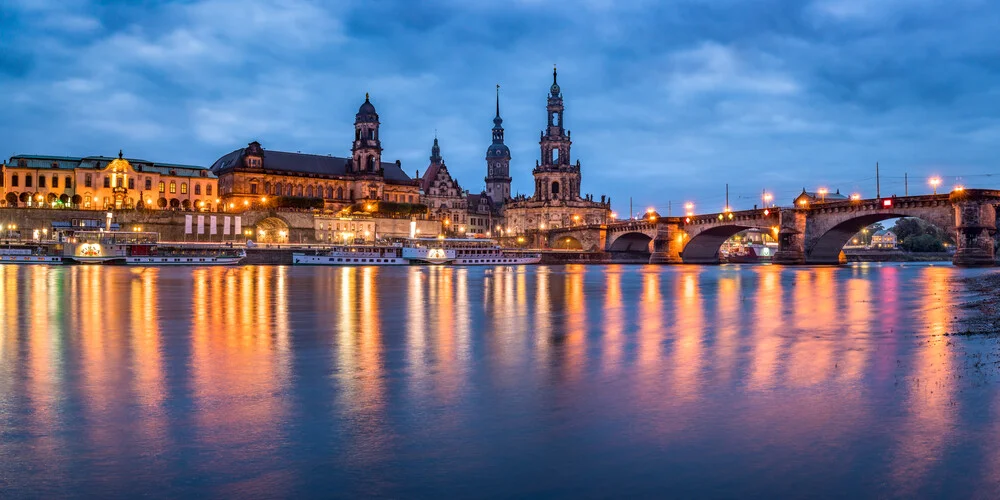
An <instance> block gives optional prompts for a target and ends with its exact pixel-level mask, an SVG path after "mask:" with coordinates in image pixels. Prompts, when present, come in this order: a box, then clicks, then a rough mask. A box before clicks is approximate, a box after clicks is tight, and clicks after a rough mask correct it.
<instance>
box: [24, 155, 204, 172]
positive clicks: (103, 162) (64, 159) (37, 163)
mask: <svg viewBox="0 0 1000 500" xmlns="http://www.w3.org/2000/svg"><path fill="white" fill-rule="evenodd" d="M117 159H118V158H117V157H112V156H84V157H76V156H48V155H15V156H12V157H10V161H8V162H7V165H8V166H10V167H17V164H18V163H19V161H20V160H24V161H25V163H26V164H27V167H26V168H37V169H47V170H51V169H52V168H53V167H52V164H53V163H55V164H56V165H57V166H56V167H55V168H58V169H64V170H73V169H76V168H88V169H98V168H104V167H106V166H107V164H108V163H111V162H112V161H114V160H117ZM124 159H125V160H127V161H128V162H129V164H130V165H132V168H134V169H135V170H136V171H137V172H153V173H158V174H161V175H176V176H178V177H202V176H206V177H209V178H214V177H215V175H214V174H213V173H212V172H211V171H210V170H208V169H207V168H205V167H200V166H197V165H182V164H178V163H159V162H152V161H149V160H143V159H141V158H124ZM171 171H174V173H173V174H171Z"/></svg>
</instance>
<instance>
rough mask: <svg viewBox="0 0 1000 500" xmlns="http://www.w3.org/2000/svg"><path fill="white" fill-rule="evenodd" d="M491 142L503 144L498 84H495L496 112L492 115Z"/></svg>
mask: <svg viewBox="0 0 1000 500" xmlns="http://www.w3.org/2000/svg"><path fill="white" fill-rule="evenodd" d="M493 144H503V118H500V84H499V83H498V84H497V114H496V116H495V117H493Z"/></svg>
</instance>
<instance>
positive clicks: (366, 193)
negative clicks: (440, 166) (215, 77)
mask: <svg viewBox="0 0 1000 500" xmlns="http://www.w3.org/2000/svg"><path fill="white" fill-rule="evenodd" d="M379 123H380V122H379V117H378V113H377V112H376V111H375V106H374V105H373V104H372V103H371V100H370V99H369V96H368V95H367V94H366V95H365V102H364V103H363V104H362V105H361V107H360V108H359V109H358V113H357V114H356V115H355V118H354V142H353V144H352V146H351V157H350V158H339V157H335V156H322V155H312V154H302V153H289V152H285V151H271V150H265V149H264V148H263V147H261V145H260V143H259V142H257V141H254V142H251V143H250V144H249V145H247V147H245V148H241V149H237V150H235V151H233V152H231V153H229V154H227V155H225V156H223V157H222V158H219V159H218V160H216V161H215V163H214V164H213V165H212V167H211V170H212V172H213V173H215V175H217V176H218V177H219V190H220V191H221V197H222V200H223V203H224V204H226V207H227V209H231V208H235V209H239V208H240V206H241V205H242V206H244V207H246V206H259V205H263V206H267V205H268V197H279V196H280V197H297V198H318V199H322V200H323V205H324V207H325V208H328V209H334V210H339V209H342V208H346V207H349V206H351V205H353V204H357V203H362V204H363V203H368V202H377V201H390V202H397V203H419V202H420V183H419V181H417V180H414V179H411V178H410V177H409V176H408V175H406V173H404V172H403V169H402V168H401V166H400V163H399V161H396V162H394V163H386V162H383V161H382V142H381V140H380V139H379Z"/></svg>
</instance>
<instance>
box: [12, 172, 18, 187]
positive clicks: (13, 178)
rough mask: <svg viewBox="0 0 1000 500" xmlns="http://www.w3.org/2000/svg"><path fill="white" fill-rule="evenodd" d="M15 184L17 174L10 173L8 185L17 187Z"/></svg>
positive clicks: (16, 182)
mask: <svg viewBox="0 0 1000 500" xmlns="http://www.w3.org/2000/svg"><path fill="white" fill-rule="evenodd" d="M17 184H18V179H17V174H14V175H11V176H10V187H17Z"/></svg>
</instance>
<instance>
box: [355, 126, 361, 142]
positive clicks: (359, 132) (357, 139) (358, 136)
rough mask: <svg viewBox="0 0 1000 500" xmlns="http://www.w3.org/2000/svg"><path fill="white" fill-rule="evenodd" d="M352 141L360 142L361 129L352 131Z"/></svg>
mask: <svg viewBox="0 0 1000 500" xmlns="http://www.w3.org/2000/svg"><path fill="white" fill-rule="evenodd" d="M354 140H355V141H359V140H361V129H359V128H356V129H354Z"/></svg>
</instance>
